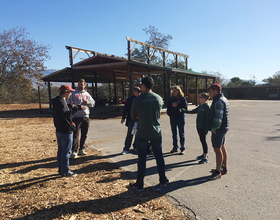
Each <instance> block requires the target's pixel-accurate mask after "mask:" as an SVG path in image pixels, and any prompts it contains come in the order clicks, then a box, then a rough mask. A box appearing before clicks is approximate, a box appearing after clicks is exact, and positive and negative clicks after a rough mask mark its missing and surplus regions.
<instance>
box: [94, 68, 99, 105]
mask: <svg viewBox="0 0 280 220" xmlns="http://www.w3.org/2000/svg"><path fill="white" fill-rule="evenodd" d="M94 79H95V86H94V89H95V101H96V103H97V106H98V107H99V104H98V101H97V73H96V72H94Z"/></svg>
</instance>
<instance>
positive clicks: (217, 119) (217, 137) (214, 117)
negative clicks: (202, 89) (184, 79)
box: [208, 84, 229, 180]
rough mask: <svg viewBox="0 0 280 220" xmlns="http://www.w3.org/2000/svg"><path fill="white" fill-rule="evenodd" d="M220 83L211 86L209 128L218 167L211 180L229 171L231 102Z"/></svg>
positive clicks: (214, 170)
mask: <svg viewBox="0 0 280 220" xmlns="http://www.w3.org/2000/svg"><path fill="white" fill-rule="evenodd" d="M221 90H222V88H221V86H220V85H219V84H212V85H211V86H210V88H209V95H210V97H211V98H212V99H213V102H212V105H211V108H210V111H209V116H208V119H209V120H208V130H209V131H211V132H212V136H211V142H212V146H213V149H214V152H215V154H216V169H213V170H211V172H212V175H211V176H210V177H209V179H210V180H216V179H219V178H221V176H222V175H223V174H226V173H227V156H228V154H227V150H226V147H225V137H226V133H227V131H228V130H229V103H228V100H227V99H226V98H225V96H224V95H223V93H221Z"/></svg>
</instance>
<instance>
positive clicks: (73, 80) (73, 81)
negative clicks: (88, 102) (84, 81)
mask: <svg viewBox="0 0 280 220" xmlns="http://www.w3.org/2000/svg"><path fill="white" fill-rule="evenodd" d="M70 71H71V75H72V88H73V89H75V73H74V71H73V70H72V69H71V70H70Z"/></svg>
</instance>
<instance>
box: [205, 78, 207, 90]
mask: <svg viewBox="0 0 280 220" xmlns="http://www.w3.org/2000/svg"><path fill="white" fill-rule="evenodd" d="M207 83H208V77H206V78H205V89H206V92H207V89H208V86H207Z"/></svg>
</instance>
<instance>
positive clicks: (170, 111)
mask: <svg viewBox="0 0 280 220" xmlns="http://www.w3.org/2000/svg"><path fill="white" fill-rule="evenodd" d="M152 85H153V79H152V78H151V77H145V78H143V80H142V85H141V86H142V90H140V88H139V87H135V88H134V93H133V96H131V97H129V98H128V99H127V100H126V103H125V108H124V109H125V110H124V111H123V115H122V119H121V123H123V122H124V121H125V119H126V125H127V126H128V129H127V136H126V139H125V146H124V148H123V151H122V154H126V153H128V151H129V148H130V146H131V143H132V139H133V135H134V134H133V132H132V129H133V126H134V125H135V124H137V132H136V135H135V140H134V143H133V148H134V151H136V152H137V154H138V176H137V181H136V183H135V184H131V187H132V188H134V189H136V190H138V191H142V190H143V178H144V174H145V169H146V155H147V151H149V147H150V146H152V151H153V153H154V156H155V159H156V162H157V168H158V172H159V176H160V184H159V185H158V186H157V188H156V189H161V188H162V187H165V186H166V185H167V183H168V179H167V178H166V176H165V171H164V170H165V168H164V167H165V163H164V159H163V156H162V139H161V130H160V123H159V118H160V111H161V109H162V99H161V97H159V96H158V95H157V94H155V93H153V92H152V87H153V86H152ZM221 90H222V88H221V86H220V85H219V84H212V85H211V86H210V88H209V93H208V94H207V93H205V92H203V93H200V94H199V103H200V105H199V106H198V107H197V108H195V109H193V110H188V103H187V100H186V98H185V97H184V93H183V92H182V90H181V88H180V87H179V86H175V87H173V88H172V96H171V98H170V99H169V101H168V104H167V115H168V116H169V117H170V126H171V132H172V139H173V148H172V150H171V151H170V153H176V152H178V150H179V145H178V135H177V134H178V133H179V143H180V154H181V155H183V154H184V153H185V132H184V127H185V113H187V114H197V118H196V129H197V133H198V136H199V139H200V141H201V144H202V149H203V153H202V155H199V156H197V160H199V163H200V164H204V163H208V162H209V160H208V146H207V142H206V135H207V133H208V131H211V132H212V136H211V142H212V146H213V149H214V152H215V154H216V168H215V169H212V170H211V171H210V172H212V175H211V176H210V177H209V179H210V180H216V179H219V178H221V175H223V174H226V173H227V150H226V147H225V135H226V133H227V131H228V130H229V120H228V119H229V104H228V101H227V99H226V98H225V97H224V95H223V93H222V92H221ZM141 93H142V94H141ZM140 94H141V95H140ZM139 95H140V96H139ZM209 97H211V98H212V99H213V102H212V105H211V107H210V106H209V105H208V103H207V101H208V99H209ZM133 100H134V101H133ZM177 130H178V132H177Z"/></svg>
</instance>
